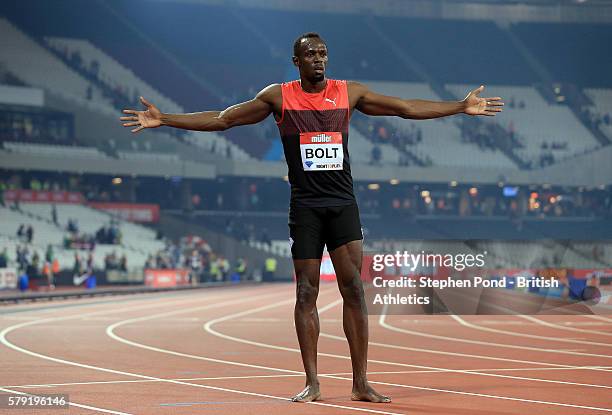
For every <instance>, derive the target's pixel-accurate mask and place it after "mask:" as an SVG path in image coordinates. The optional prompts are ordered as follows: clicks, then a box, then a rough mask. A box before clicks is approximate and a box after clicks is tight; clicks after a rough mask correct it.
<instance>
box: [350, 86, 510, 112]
mask: <svg viewBox="0 0 612 415" xmlns="http://www.w3.org/2000/svg"><path fill="white" fill-rule="evenodd" d="M483 90H484V86H482V85H481V86H480V87H479V88H476V89H474V90H473V91H471V92H470V93H469V94H468V95H467V96H466V97H465V99H463V100H462V101H427V100H422V99H401V98H396V97H391V96H387V95H381V94H377V93H375V92H372V91H370V90H369V89H368V88H367V87H366V86H365V85H363V84H360V83H358V82H350V83H349V96H350V97H351V100H353V99H354V100H355V101H354V102H355V108H357V109H358V110H359V111H361V112H363V113H364V114H367V115H389V116H397V117H402V118H410V119H414V120H426V119H430V118H439V117H446V116H448V115H454V114H469V115H486V116H494V115H495V114H496V113H498V112H501V111H502V109H501V106H503V105H504V103H503V102H502V101H501V98H500V97H492V98H480V97H479V96H478V95H479V94H480V93H481V92H482V91H483Z"/></svg>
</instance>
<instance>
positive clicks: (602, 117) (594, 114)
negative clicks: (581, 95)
mask: <svg viewBox="0 0 612 415" xmlns="http://www.w3.org/2000/svg"><path fill="white" fill-rule="evenodd" d="M581 115H582V118H583V120H585V121H586V122H587V123H589V124H590V126H591V128H594V129H597V130H598V129H599V127H600V126H601V125H602V124H603V125H606V126H609V125H610V123H611V122H612V115H610V113H608V112H601V111H595V110H592V109H591V108H589V106H583V107H582V114H581Z"/></svg>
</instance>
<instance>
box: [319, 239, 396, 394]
mask: <svg viewBox="0 0 612 415" xmlns="http://www.w3.org/2000/svg"><path fill="white" fill-rule="evenodd" d="M362 255H363V247H362V241H361V240H355V241H351V242H348V243H346V244H344V245H341V246H339V247H338V248H336V249H334V250H333V251H331V252H330V256H331V259H332V262H333V264H334V270H335V271H336V279H337V280H338V287H339V288H340V294H341V295H342V299H343V300H344V303H343V306H342V323H343V327H344V334H345V335H346V338H347V340H348V344H349V350H350V352H351V363H352V365H353V392H352V395H351V399H352V400H354V401H370V402H391V399H390V398H389V397H387V396H384V395H381V394H379V393H378V392H376V391H375V390H374V389H373V388H372V387H371V386H370V385H369V383H368V379H367V375H366V371H367V365H368V311H367V308H366V303H365V298H364V294H363V284H362V282H361V259H362Z"/></svg>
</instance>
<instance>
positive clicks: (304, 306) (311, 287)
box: [292, 259, 321, 402]
mask: <svg viewBox="0 0 612 415" xmlns="http://www.w3.org/2000/svg"><path fill="white" fill-rule="evenodd" d="M293 265H294V267H295V274H296V278H297V286H296V301H295V310H294V318H295V329H296V331H297V337H298V341H299V343H300V351H301V353H302V362H303V363H304V371H305V372H306V387H305V388H304V389H303V390H302V391H301V392H300V393H298V394H297V395H295V396H294V397H293V398H292V400H293V401H294V402H310V401H316V400H317V399H319V398H320V397H321V392H320V390H319V379H318V378H317V341H318V340H319V313H318V312H317V304H316V303H317V296H318V294H319V270H320V268H321V260H320V259H294V260H293Z"/></svg>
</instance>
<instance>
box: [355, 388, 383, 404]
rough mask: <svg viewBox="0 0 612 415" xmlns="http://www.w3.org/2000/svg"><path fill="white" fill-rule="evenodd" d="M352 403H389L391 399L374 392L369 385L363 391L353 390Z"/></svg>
mask: <svg viewBox="0 0 612 415" xmlns="http://www.w3.org/2000/svg"><path fill="white" fill-rule="evenodd" d="M351 400H352V401H367V402H374V403H389V402H391V398H389V397H388V396H385V395H381V394H380V393H378V392H376V391H375V390H374V389H373V388H372V387H371V386H370V385H367V386H366V387H365V389H364V390H357V389H353V393H352V394H351Z"/></svg>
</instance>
